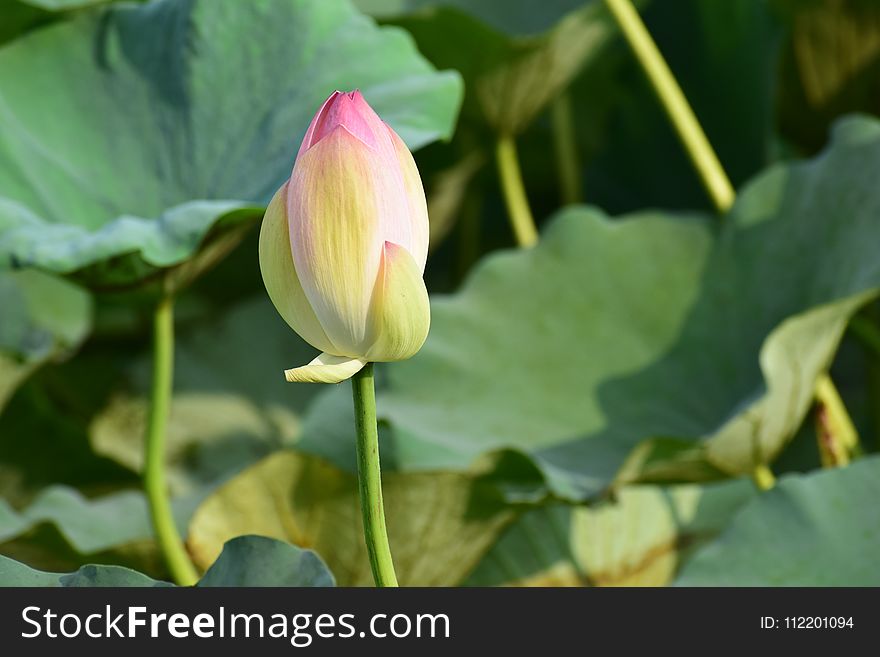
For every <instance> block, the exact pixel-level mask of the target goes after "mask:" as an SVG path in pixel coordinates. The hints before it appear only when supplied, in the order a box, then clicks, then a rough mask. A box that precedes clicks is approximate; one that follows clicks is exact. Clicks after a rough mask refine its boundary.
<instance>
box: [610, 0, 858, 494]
mask: <svg viewBox="0 0 880 657" xmlns="http://www.w3.org/2000/svg"><path fill="white" fill-rule="evenodd" d="M605 4H606V6H607V7H608V9H609V11H610V12H611V14H612V15H613V16H614V19H615V21H617V24H618V25H619V26H620V29H621V31H622V32H623V35H624V37H626V40H627V41H628V42H629V45H630V48H632V51H633V53H634V54H635V56H636V59H637V60H638V61H639V64H641V66H642V69H643V70H644V72H645V75H646V76H647V77H648V80H649V81H650V83H651V86H652V87H654V91H655V92H656V94H657V97H658V98H659V99H660V103H661V104H662V105H663V109H664V110H665V111H666V114H667V115H668V116H669V120H670V121H671V122H672V125H673V127H674V128H675V131H676V132H677V133H678V137H679V139H680V140H681V142H682V144H683V146H684V148H685V150H686V151H687V154H688V156H689V157H690V159H691V162H692V163H693V165H694V168H695V169H696V170H697V173H698V175H699V176H700V181H701V182H702V183H703V186H704V187H705V188H706V192H707V193H708V194H709V197H710V198H711V199H712V202H713V203H714V204H715V207H716V208H717V210H718V212H720V213H724V212H727V211H728V210H729V209H730V207H731V206H732V205H733V202H734V200H735V199H736V192H735V191H734V189H733V185H731V184H730V179H729V178H728V177H727V174H726V173H725V171H724V168H723V167H722V166H721V162H720V161H719V160H718V156H717V155H716V154H715V151H714V150H713V149H712V145H711V144H710V143H709V140H708V138H707V137H706V133H705V132H703V128H702V127H701V126H700V122H699V121H698V120H697V117H696V115H695V114H694V111H693V109H691V106H690V104H689V103H688V102H687V98H685V95H684V93H683V92H682V90H681V87H680V86H679V85H678V82H677V81H676V80H675V76H674V75H673V74H672V71H671V70H670V69H669V65H668V64H667V63H666V60H665V59H663V55H662V54H661V53H660V50H659V49H658V48H657V44H656V43H655V42H654V39H652V38H651V35H650V33H649V32H648V29H647V28H646V27H645V24H644V22H643V21H642V19H641V17H640V16H639V13H638V12H637V11H636V9H635V7H633V5H632V2H631V0H605ZM816 398H817V401H818V402H819V403H820V404H823V403H825V402H827V401H828V400H830V399H833V401H832V408H833V412H834V413H835V414H836V416H838V417H839V418H840V421H841V422H842V423H844V424H846V423H847V422H848V423H849V425H850V426H851V425H852V422H851V421H850V420H849V415H848V414H847V412H846V408H845V407H844V406H843V402H842V401H840V395H839V394H838V393H837V390H836V388H834V384H833V383H832V382H831V379H829V378H828V377H827V376H826V377H823V378H820V379H819V381H818V382H817V397H816ZM752 478H753V479H754V481H755V483H756V485H757V486H758V487H759V488H761V489H762V490H766V489H767V488H771V487H772V486H773V484H774V481H775V478H774V477H773V473H772V472H771V471H770V469H769V468H767V467H766V466H765V465H761V466H758V467H757V468H756V469H755V471H754V472H753V473H752Z"/></svg>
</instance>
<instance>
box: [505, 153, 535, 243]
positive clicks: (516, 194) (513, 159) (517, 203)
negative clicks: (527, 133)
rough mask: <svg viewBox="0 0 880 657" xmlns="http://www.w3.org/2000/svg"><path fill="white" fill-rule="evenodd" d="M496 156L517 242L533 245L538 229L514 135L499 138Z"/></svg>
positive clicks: (508, 212)
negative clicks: (527, 194) (530, 205)
mask: <svg viewBox="0 0 880 657" xmlns="http://www.w3.org/2000/svg"><path fill="white" fill-rule="evenodd" d="M495 157H496V159H497V161H498V175H499V176H500V178H501V191H502V193H503V194H504V203H505V204H506V205H507V214H508V215H509V216H510V224H511V226H512V227H513V233H514V235H515V236H516V243H517V244H519V245H520V246H533V245H534V244H535V243H536V242H537V241H538V230H537V229H536V228H535V220H534V218H533V217H532V211H531V209H530V208H529V200H528V198H526V190H525V186H524V185H523V179H522V171H521V170H520V168H519V158H518V157H517V155H516V144H515V143H514V141H513V138H512V137H500V138H499V139H498V144H497V145H496V148H495Z"/></svg>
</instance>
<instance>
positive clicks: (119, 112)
mask: <svg viewBox="0 0 880 657" xmlns="http://www.w3.org/2000/svg"><path fill="white" fill-rule="evenodd" d="M354 87H359V88H360V89H361V90H362V91H363V93H364V95H365V97H366V98H367V99H368V101H369V102H370V103H371V104H372V106H373V107H374V108H375V109H376V111H377V112H379V114H380V115H382V117H383V118H384V119H385V120H386V121H388V123H389V124H390V125H392V126H393V127H394V128H395V129H396V130H397V131H398V132H399V133H400V135H401V136H402V137H403V139H404V140H405V141H406V142H407V143H408V144H409V146H410V147H411V148H417V147H419V146H421V145H423V144H425V143H427V142H430V141H432V140H435V139H438V138H441V137H446V136H448V135H449V134H450V132H451V129H452V124H453V122H454V120H455V115H456V111H457V107H458V104H459V99H460V96H461V88H460V87H461V85H460V81H459V78H458V76H457V74H455V73H452V72H447V73H437V72H436V71H434V70H433V69H432V68H431V66H430V65H429V64H428V63H427V62H426V61H425V60H424V59H423V58H422V57H421V56H420V55H419V54H418V52H417V51H416V49H415V47H414V45H413V43H412V41H411V39H409V38H408V36H407V35H406V34H404V33H403V32H402V31H400V30H399V29H396V28H378V27H376V26H375V25H374V24H373V23H372V21H371V20H370V19H369V18H367V17H364V16H362V15H360V14H359V13H357V12H356V11H355V10H354V9H353V8H352V7H351V6H350V5H349V4H348V3H347V2H345V1H343V0H306V1H295V0H255V1H254V2H239V1H238V0H213V1H208V0H182V1H177V0H156V1H155V2H151V3H149V4H146V5H119V6H110V7H108V8H104V9H100V10H96V11H90V12H83V13H77V14H76V15H75V16H73V17H72V18H71V19H70V20H69V21H64V22H61V23H58V24H55V25H52V26H49V27H47V28H45V29H42V30H38V31H35V32H33V33H31V34H29V35H27V36H25V37H23V38H21V39H19V40H17V41H15V42H14V43H12V44H10V45H9V46H8V47H7V48H4V49H3V50H2V52H0V88H2V89H3V92H2V95H0V124H2V125H3V130H2V131H0V264H2V263H5V264H7V265H8V264H13V265H16V266H36V267H41V268H44V269H48V270H51V271H54V272H63V273H71V272H78V273H79V274H80V275H81V276H82V277H83V279H84V280H86V281H88V282H89V283H90V284H91V285H94V286H96V287H106V286H122V285H129V284H132V283H137V282H140V281H143V280H144V279H145V278H148V277H149V276H151V275H152V274H154V273H155V272H156V270H157V269H161V268H166V267H170V266H172V265H177V264H180V263H182V262H184V261H185V260H186V259H187V258H190V257H191V256H193V255H194V254H196V253H197V251H198V250H199V249H200V248H201V247H205V246H206V245H209V244H211V243H212V242H214V241H215V240H217V239H220V238H221V237H224V236H227V235H228V234H229V232H230V231H233V232H234V231H236V229H238V228H240V227H241V226H242V225H246V224H248V223H252V221H253V220H255V219H256V218H258V217H259V216H260V215H261V214H262V207H263V205H264V204H265V203H266V202H267V201H268V200H269V198H270V197H271V195H272V194H273V193H274V191H275V190H276V189H277V188H278V186H279V185H280V184H281V183H282V182H283V180H284V179H285V178H286V177H287V176H288V175H289V173H290V169H291V166H292V163H293V158H294V156H295V154H296V146H297V144H298V142H299V139H300V138H301V135H302V134H303V132H304V131H305V128H306V127H307V125H308V123H309V120H310V119H311V117H312V115H313V114H314V112H315V110H316V108H317V107H319V106H320V103H321V102H322V101H323V100H324V99H325V98H326V96H327V95H328V93H329V92H330V91H332V90H333V89H335V88H344V89H346V88H354Z"/></svg>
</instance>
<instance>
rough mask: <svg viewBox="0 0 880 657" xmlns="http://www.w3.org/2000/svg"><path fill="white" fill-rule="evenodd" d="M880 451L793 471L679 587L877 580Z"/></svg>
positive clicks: (704, 552) (695, 562)
mask: <svg viewBox="0 0 880 657" xmlns="http://www.w3.org/2000/svg"><path fill="white" fill-rule="evenodd" d="M878 494H880V457H877V456H872V457H868V458H865V459H863V460H861V461H858V462H856V463H853V464H852V465H850V466H848V467H846V468H841V469H834V470H824V471H816V472H811V473H809V474H804V475H789V476H786V477H783V478H781V479H780V480H779V482H778V483H777V485H776V486H775V487H774V488H773V489H772V490H770V491H768V492H766V493H765V494H763V495H761V496H759V497H756V498H754V499H753V500H752V501H751V502H749V503H748V504H747V505H746V506H745V507H744V508H743V509H742V510H741V511H740V512H739V513H738V514H737V515H736V517H735V518H734V519H733V521H732V522H731V523H730V525H729V526H728V527H727V529H726V530H725V531H724V532H723V533H722V534H721V535H720V536H719V537H718V539H717V540H716V541H714V542H713V543H710V544H709V545H706V546H705V547H703V548H702V549H701V550H700V551H699V552H698V553H697V554H696V555H694V557H693V559H692V560H691V561H690V562H689V563H688V564H687V565H686V566H685V568H684V570H683V572H682V573H681V576H680V577H679V578H678V579H677V580H676V584H678V585H681V586H878V585H880V573H878V571H877V560H876V555H877V551H878V549H880V508H878V506H877V504H876V503H874V500H876V499H877V495H878Z"/></svg>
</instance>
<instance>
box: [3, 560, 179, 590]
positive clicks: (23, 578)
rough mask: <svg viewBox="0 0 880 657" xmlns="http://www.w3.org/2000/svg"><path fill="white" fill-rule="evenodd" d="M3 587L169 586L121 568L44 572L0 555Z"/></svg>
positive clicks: (91, 566)
mask: <svg viewBox="0 0 880 657" xmlns="http://www.w3.org/2000/svg"><path fill="white" fill-rule="evenodd" d="M5 586H40V587H56V586H62V587H77V586H133V587H163V586H173V585H172V584H169V583H168V582H161V581H157V580H154V579H151V578H149V577H147V576H146V575H142V574H141V573H139V572H137V571H134V570H130V569H128V568H122V567H121V566H93V565H89V566H83V567H82V568H80V569H79V570H77V571H76V572H73V573H69V574H62V573H44V572H42V571H39V570H34V569H33V568H31V567H29V566H26V565H25V564H23V563H19V562H18V561H14V560H12V559H9V558H8V557H4V556H0V587H5Z"/></svg>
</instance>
